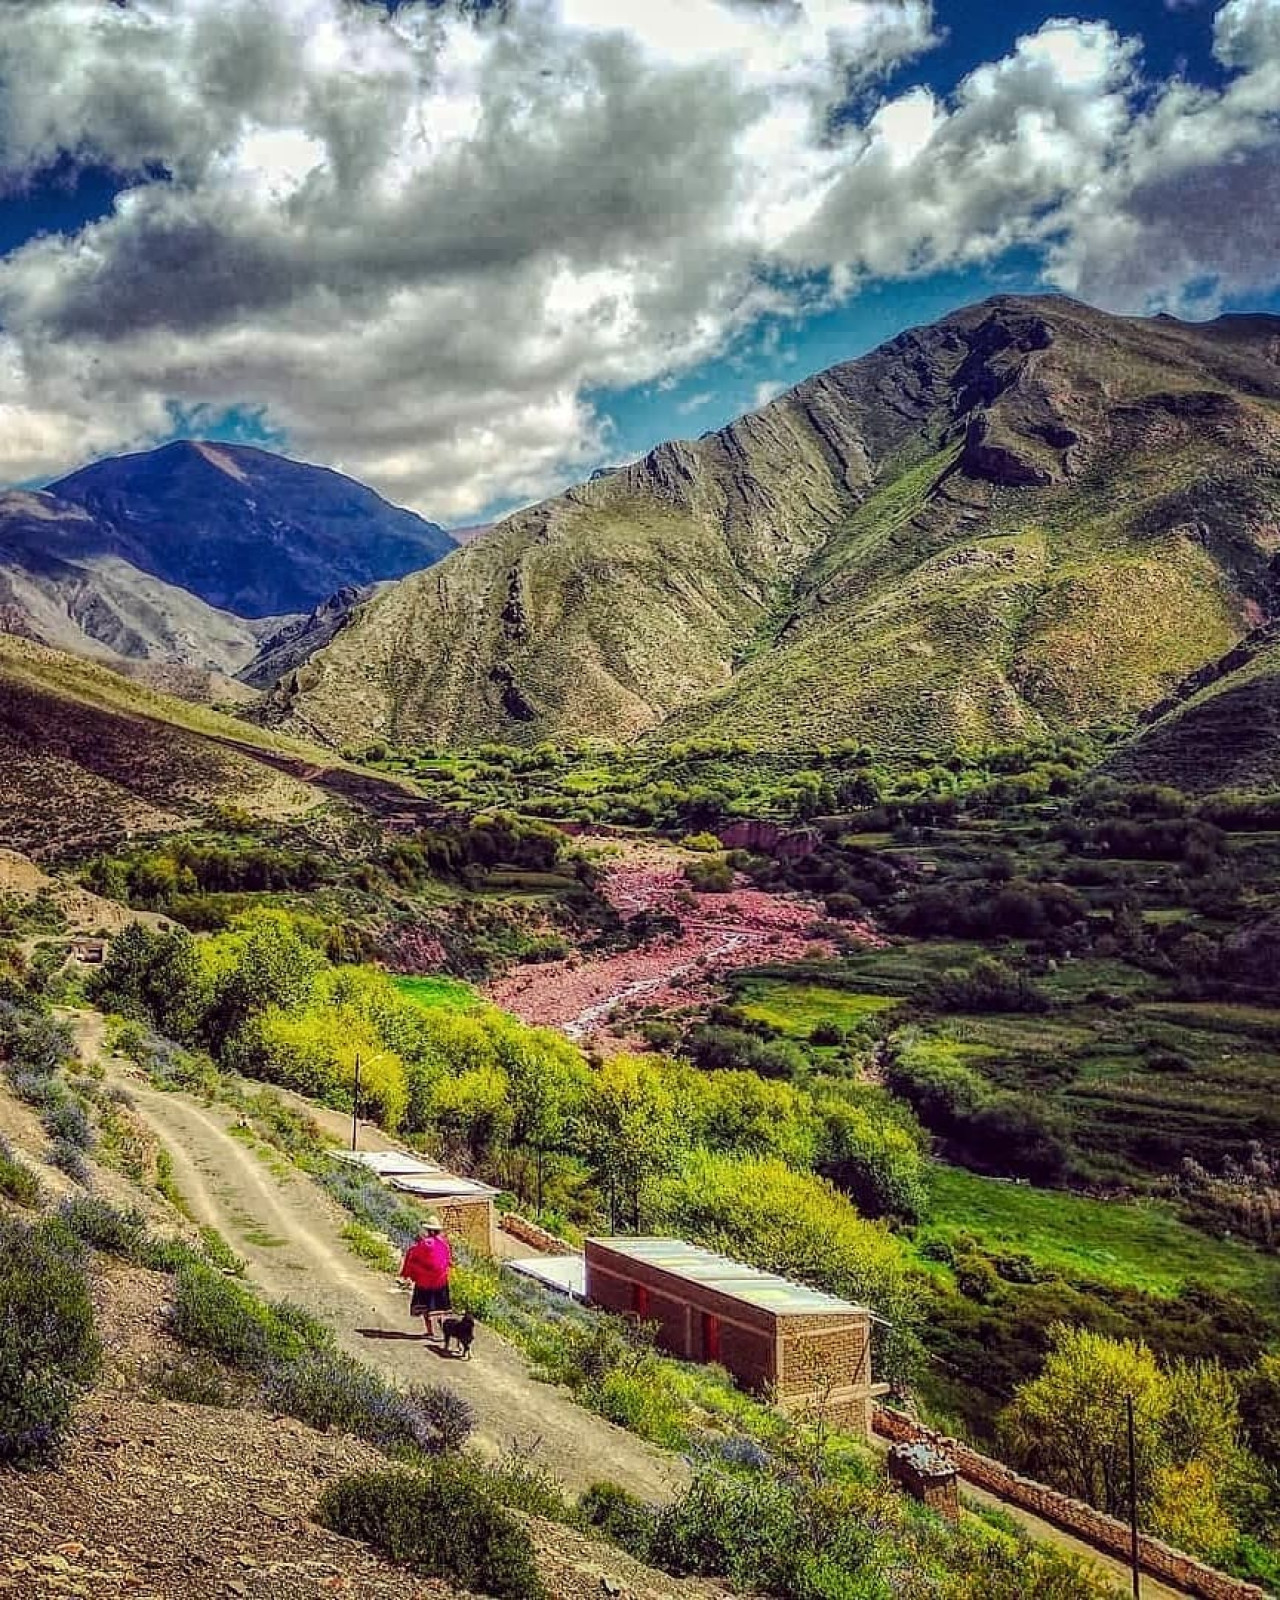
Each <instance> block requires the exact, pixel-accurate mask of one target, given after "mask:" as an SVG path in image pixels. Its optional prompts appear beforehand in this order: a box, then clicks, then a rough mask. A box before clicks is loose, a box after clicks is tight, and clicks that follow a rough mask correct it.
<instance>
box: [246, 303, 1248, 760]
mask: <svg viewBox="0 0 1280 1600" xmlns="http://www.w3.org/2000/svg"><path fill="white" fill-rule="evenodd" d="M1278 512H1280V319H1277V318H1274V317H1266V316H1228V317H1222V318H1219V319H1218V320H1217V321H1214V322H1210V323H1202V324H1190V323H1183V322H1180V321H1177V320H1175V319H1174V318H1171V317H1167V316H1160V317H1156V318H1151V319H1145V318H1122V317H1114V316H1110V315H1107V314H1105V313H1102V312H1099V311H1095V310H1092V309H1090V308H1088V307H1086V306H1083V305H1080V304H1077V303H1075V302H1073V301H1071V300H1068V299H1064V298H1060V297H1010V296H1002V297H998V298H996V299H993V300H989V301H986V302H984V303H982V304H980V305H976V306H971V307H968V308H966V309H964V310H961V311H959V312H957V313H955V314H954V315H951V316H948V317H946V318H944V319H942V320H941V321H940V322H937V323H935V324H933V325H931V326H928V327H923V328H917V329H913V330H911V331H909V332H907V333H904V334H902V335H901V336H900V337H898V338H895V339H893V340H891V341H890V342H889V343H887V344H885V345H883V346H881V347H880V348H879V349H877V350H875V351H873V352H872V353H871V354H869V355H867V356H864V357H862V358H860V359H859V360H856V361H851V362H848V363H844V364H842V365H840V366H837V367H833V368H831V369H830V370H829V371H827V372H824V373H821V374H819V375H817V376H816V377H813V378H809V379H807V380H806V381H805V382H803V383H801V384H799V385H797V386H796V387H795V388H794V389H792V390H790V391H789V392H788V393H786V394H784V395H782V396H780V397H779V398H778V399H776V400H774V401H773V402H772V403H770V404H769V405H766V406H764V407H762V408H761V409H759V410H757V411H754V412H752V413H751V414H750V415H748V416H746V417H743V418H742V419H741V420H739V421H737V422H735V423H733V424H731V425H730V426H729V427H726V428H723V429H721V430H719V431H717V432H714V433H710V434H706V435H704V436H703V437H702V438H700V439H698V440H696V441H692V442H684V441H681V442H673V443H669V444H664V445H661V446H659V447H658V448H657V449H655V450H653V451H652V452H651V453H650V454H648V455H647V456H645V457H644V459H643V460H641V461H638V462H636V463H634V464H632V465H629V466H624V467H621V468H619V469H617V470H614V471H610V472H608V473H605V474H597V475H596V476H595V477H593V478H592V479H591V481H589V482H587V483H584V484H581V485H579V486H577V487H575V488H572V489H570V490H568V491H566V492H565V493H564V494H562V495H559V496H557V497H556V498H554V499H551V500H548V501H546V502H544V503H543V504H541V505H537V506H534V507H532V508H530V509H528V510H525V511H521V512H519V513H517V514H515V515H514V516H511V517H508V518H507V519H506V520H505V521H502V522H500V523H498V524H497V525H496V526H495V527H494V528H493V529H492V530H491V531H489V532H488V533H487V534H485V535H484V536H482V537H481V538H479V539H478V540H475V541H474V542H472V543H470V544H468V545H467V546H466V547H465V548H463V549H461V550H458V551H456V552H454V553H453V554H452V555H450V556H449V557H448V558H447V559H446V560H444V561H442V562H440V563H439V564H438V565H435V566H433V567H431V568H430V569H428V570H426V571H423V572H417V573H414V574H411V575H410V576H409V577H407V578H405V579H403V580H401V581H400V582H399V583H396V584H393V585H390V586H388V587H387V588H386V589H385V590H384V591H383V592H382V593H381V594H380V595H378V596H377V597H376V598H375V599H374V600H373V601H372V602H371V603H370V604H368V605H367V606H364V607H363V608H362V609H361V610H360V612H359V613H358V615H356V616H355V617H354V618H353V620H352V621H351V623H350V625H349V626H347V627H344V628H343V629H342V630H341V631H340V632H339V633H337V634H336V635H335V637H334V638H333V639H332V640H331V641H330V643H329V644H328V645H327V646H326V647H325V648H323V649H322V650H320V651H319V652H318V653H317V654H316V655H315V656H314V657H313V658H312V660H311V661H310V662H309V663H307V664H306V665H305V666H303V667H301V668H299V669H298V670H296V671H294V672H292V673H290V674H288V675H287V676H286V677H285V678H284V679H283V680H282V681H281V682H280V683H279V684H278V685H277V687H276V689H275V690H274V691H273V692H272V694H271V696H270V697H269V701H268V705H267V708H266V712H267V714H268V715H269V716H270V717H271V719H272V720H274V721H275V722H276V723H277V724H278V725H280V726H282V727H284V728H287V729H292V730H293V731H295V732H299V733H304V734H305V735H306V736H307V737H311V738H315V737H320V738H323V739H325V740H328V741H329V742H331V743H334V744H344V743H348V742H350V741H351V740H353V739H356V738H361V737H367V736H370V735H377V736H380V737H386V738H389V739H391V740H393V741H395V742H400V743H413V742H429V743H437V744H458V745H460V744H466V743H468V742H472V741H475V740H487V739H497V740H504V741H507V742H513V743H517V744H534V743H536V742H538V741H540V740H543V739H547V738H556V737H562V736H572V735H603V736H607V737H610V738H617V737H624V738H626V737H635V736H638V735H641V734H648V735H651V736H654V737H657V738H660V739H676V738H687V737H697V736H703V735H714V736H731V737H746V738H748V739H751V740H753V741H755V742H756V743H758V744H760V745H762V746H765V747H769V748H786V747H812V746H815V745H821V744H823V743H827V742H831V741H834V740H839V739H866V740H869V741H870V742H872V743H874V744H875V745H876V746H877V747H878V748H881V749H895V748H896V749H900V750H903V751H907V750H918V749H921V748H937V749H945V748H948V747H954V746H956V745H960V744H983V743H986V742H989V741H992V740H1002V739H1007V738H1011V737H1017V736H1020V735H1024V734H1029V733H1034V732H1038V731H1043V730H1048V729H1055V728H1067V727H1075V726H1081V725H1096V724H1099V723H1108V722H1113V721H1116V720H1117V719H1119V720H1126V721H1127V720H1131V719H1133V718H1135V717H1137V716H1138V715H1140V714H1141V713H1143V712H1145V711H1148V710H1149V709H1150V708H1152V707H1153V706H1155V705H1157V704H1158V703H1159V702H1160V701H1161V700H1162V699H1164V698H1165V697H1166V696H1168V695H1169V694H1170V693H1171V692H1172V691H1173V690H1174V689H1175V687H1176V686H1177V685H1178V684H1179V683H1181V682H1182V681H1183V680H1185V679H1186V678H1188V676H1189V675H1191V674H1194V673H1195V672H1197V671H1198V670H1199V669H1201V668H1203V667H1205V666H1206V665H1207V664H1209V663H1211V662H1214V661H1215V660H1217V659H1218V658H1220V657H1222V656H1223V655H1224V654H1226V653H1228V652H1230V651H1231V650H1232V649H1233V648H1234V647H1235V646H1236V645H1237V644H1238V643H1239V642H1240V641H1241V640H1242V639H1243V638H1245V637H1246V636H1247V635H1248V634H1249V633H1250V632H1251V631H1252V630H1253V629H1255V628H1257V627H1258V626H1259V625H1261V624H1262V623H1263V622H1265V621H1266V620H1267V618H1268V617H1270V616H1271V615H1272V614H1273V613H1274V611H1275V610H1276V608H1277V589H1278V583H1277V564H1276V552H1277V549H1278V548H1280V514H1278Z"/></svg>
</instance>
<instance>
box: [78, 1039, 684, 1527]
mask: <svg viewBox="0 0 1280 1600" xmlns="http://www.w3.org/2000/svg"><path fill="white" fill-rule="evenodd" d="M94 1020H95V1021H100V1019H94ZM96 1042H97V1041H96V1039H95V1037H94V1031H93V1028H92V1025H90V1027H89V1028H88V1029H87V1030H83V1029H82V1047H85V1046H87V1047H88V1051H89V1052H90V1053H93V1052H94V1047H95V1044H96ZM107 1064H108V1071H109V1073H110V1074H112V1075H114V1076H115V1077H116V1078H117V1079H118V1081H121V1082H123V1083H125V1085H126V1087H127V1088H128V1090H129V1093H130V1095H131V1096H132V1098H133V1100H134V1102H135V1104H136V1106H137V1108H138V1110H139V1111H140V1112H141V1113H142V1114H143V1116H144V1117H145V1118H146V1119H147V1121H148V1122H149V1123H150V1124H151V1126H152V1127H153V1128H154V1129H155V1131H156V1133H157V1134H158V1136H159V1137H160V1138H161V1140H163V1142H164V1144H165V1145H166V1146H167V1147H168V1149H169V1151H170V1153H171V1154H172V1157H173V1166H174V1177H175V1180H176V1182H177V1185H178V1188H179V1190H180V1191H181V1193H182V1195H183V1197H184V1199H185V1200H186V1202H187V1203H188V1205H189V1206H190V1208H191V1210H192V1212H193V1214H194V1215H195V1216H196V1218H197V1219H198V1220H199V1221H201V1222H208V1223H212V1224H213V1226H215V1227H216V1228H217V1229H218V1230H219V1232H221V1233H222V1234H223V1235H224V1236H225V1237H226V1238H227V1239H228V1240H229V1241H230V1243H231V1245H232V1246H233V1247H234V1249H235V1250H236V1251H237V1252H238V1253H239V1254H240V1255H242V1256H243V1257H244V1258H245V1260H246V1261H247V1262H248V1264H249V1276H250V1278H251V1279H252V1281H253V1282H254V1284H255V1285H257V1287H258V1288H259V1289H261V1290H262V1291H263V1292H264V1293H265V1294H267V1295H269V1296H273V1297H287V1298H288V1299H291V1300H295V1301H297V1302H298V1303H299V1304H300V1305H303V1306H305V1307H306V1309H307V1310H308V1311H310V1312H312V1313H313V1314H314V1315H316V1316H318V1317H320V1318H321V1319H322V1320H323V1321H324V1322H326V1323H327V1324H328V1325H329V1326H331V1327H332V1328H333V1329H334V1331H335V1333H336V1334H337V1337H338V1341H339V1343H340V1344H341V1346H342V1348H343V1349H345V1350H348V1351H350V1352H351V1353H352V1354H353V1355H358V1356H359V1357H360V1358H361V1359H362V1360H364V1361H366V1362H368V1363H369V1364H370V1365H372V1366H375V1367H377V1368H379V1369H380V1370H381V1371H383V1372H385V1373H386V1374H387V1375H388V1376H390V1377H391V1378H393V1379H394V1380H395V1381H396V1382H397V1383H399V1384H401V1385H407V1384H410V1383H422V1382H431V1383H446V1384H449V1385H450V1386H451V1387H454V1388H456V1389H457V1390H458V1391H459V1392H460V1393H462V1394H464V1395H465V1396H466V1398H467V1400H468V1401H469V1402H470V1403H471V1405H472V1406H473V1407H474V1409H475V1412H476V1416H477V1421H478V1428H477V1437H478V1442H479V1444H480V1445H481V1447H482V1448H484V1449H486V1450H488V1451H490V1452H491V1453H493V1454H499V1453H501V1452H502V1451H504V1450H506V1449H508V1448H510V1447H511V1446H512V1445H513V1444H515V1445H517V1446H519V1447H520V1448H522V1449H523V1448H530V1447H533V1448H536V1450H537V1453H538V1456H539V1459H541V1460H542V1461H543V1462H544V1463H545V1464H546V1465H547V1466H548V1467H550V1468H551V1470H552V1471H554V1473H555V1474H556V1476H557V1477H558V1478H560V1479H561V1481H562V1482H563V1483H564V1484H565V1486H566V1488H568V1489H569V1490H571V1491H573V1492H579V1491H581V1490H583V1489H585V1488H587V1487H588V1486H589V1485H590V1484H591V1483H593V1482H596V1481H597V1480H599V1479H601V1478H609V1479H612V1480H613V1481H614V1482H616V1483H619V1484H621V1485H623V1487H625V1488H628V1489H630V1490H632V1491H633V1492H634V1493H636V1494H640V1495H643V1496H645V1497H646V1498H648V1499H665V1498H667V1497H668V1496H669V1495H670V1493H671V1492H672V1490H673V1488H674V1487H675V1486H676V1484H677V1483H678V1481H679V1480H680V1478H681V1476H682V1475H683V1474H682V1471H681V1467H680V1464H679V1463H678V1462H677V1461H676V1460H675V1459H674V1458H673V1457H671V1456H667V1455H664V1454H663V1453H662V1452H660V1451H658V1450H655V1449H653V1448H652V1447H650V1446H649V1445H646V1444H645V1443H644V1442H643V1441H641V1440H639V1439H636V1438H635V1437H634V1436H632V1435H631V1434H628V1433H625V1432H623V1431H622V1430H621V1429H620V1428H615V1427H613V1426H612V1425H611V1424H609V1423H607V1422H605V1421H603V1420H602V1419H601V1418H599V1417H595V1416H593V1415H592V1414H591V1413H589V1412H587V1411H584V1410H583V1409H582V1408H581V1407H580V1406H578V1405H576V1404H575V1403H574V1402H573V1400H572V1399H571V1398H570V1397H569V1396H568V1394H567V1393H566V1392H565V1391H563V1390H561V1389H558V1388H555V1387H553V1386H551V1385H549V1384H544V1383H539V1382H537V1381H536V1380H535V1379H533V1378H532V1377H531V1376H530V1374H529V1370H528V1367H527V1366H526V1364H525V1361H524V1359H523V1357H522V1356H521V1355H520V1354H519V1353H518V1352H517V1351H516V1350H515V1349H513V1348H512V1346H511V1345H509V1344H507V1343H506V1341H505V1340H503V1339H500V1338H498V1337H497V1336H496V1335H495V1334H492V1333H490V1332H489V1331H488V1330H486V1329H483V1328H482V1329H480V1330H479V1332H478V1336H477V1339H476V1344H475V1348H474V1351H473V1355H472V1359H471V1360H470V1361H457V1360H449V1359H446V1358H445V1357H443V1356H441V1355H440V1354H438V1353H437V1351H436V1349H435V1348H434V1347H433V1346H431V1345H428V1344H426V1343H425V1341H424V1340H423V1339H422V1338H421V1337H418V1336H416V1335H417V1334H418V1333H420V1325H415V1324H413V1323H411V1322H410V1320H409V1315H408V1310H409V1303H408V1295H407V1293H406V1292H405V1291H404V1290H402V1289H400V1288H398V1287H397V1285H396V1284H395V1282H394V1280H393V1279H391V1278H390V1277H388V1276H386V1275H384V1274H382V1273H379V1272H377V1271H376V1270H374V1269H373V1268H371V1267H369V1266H367V1265H365V1263H364V1262H362V1261H360V1260H358V1259H357V1258H356V1257H355V1256H353V1255H352V1254H351V1252H350V1251H349V1250H348V1249H347V1247H346V1245H345V1244H344V1243H343V1241H342V1238H341V1229H342V1225H343V1222H344V1220H345V1219H344V1215H343V1213H342V1212H341V1211H340V1210H339V1208H338V1207H337V1206H336V1205H335V1204H334V1203H333V1202H332V1201H330V1200H329V1199H328V1198H327V1196H325V1195H324V1194H323V1193H322V1192H321V1191H320V1190H319V1189H318V1187H317V1186H316V1185H315V1184H314V1183H313V1182H312V1181H311V1180H310V1179H309V1178H307V1177H306V1176H305V1175H304V1174H301V1173H297V1172H288V1171H285V1170H284V1169H283V1168H282V1167H280V1166H279V1165H277V1164H274V1163H273V1166H272V1167H269V1166H268V1165H267V1164H266V1163H265V1162H264V1161H263V1159H262V1158H261V1157H260V1156H258V1155H256V1154H254V1152H253V1151H252V1150H250V1149H247V1148H246V1147H245V1145H244V1144H243V1143H242V1142H240V1141H239V1140H237V1139H235V1138H233V1137H232V1136H231V1133H230V1132H229V1131H228V1130H229V1124H230V1122H231V1118H230V1116H229V1114H228V1113H226V1112H224V1111H222V1110H220V1109H217V1108H212V1107H205V1106H200V1105H197V1104H196V1103H195V1102H194V1101H193V1100H191V1099H189V1098H188V1097H186V1096H184V1095H174V1094H168V1093H165V1092H162V1091H159V1090H156V1089H152V1088H150V1087H149V1086H147V1085H145V1084H143V1083H141V1082H140V1081H139V1080H138V1079H137V1078H136V1077H134V1076H128V1075H127V1074H126V1073H125V1070H124V1068H123V1065H122V1064H121V1063H119V1062H110V1061H109V1062H108V1063H107ZM361 1330H365V1331H363V1332H362V1331H361Z"/></svg>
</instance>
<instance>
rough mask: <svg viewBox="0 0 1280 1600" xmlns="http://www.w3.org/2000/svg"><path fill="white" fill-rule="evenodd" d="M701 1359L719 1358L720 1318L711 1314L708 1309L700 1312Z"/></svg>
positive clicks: (713, 1359)
mask: <svg viewBox="0 0 1280 1600" xmlns="http://www.w3.org/2000/svg"><path fill="white" fill-rule="evenodd" d="M702 1359H703V1360H704V1361H719V1359H720V1318H719V1317H716V1316H712V1314H711V1312H710V1311H704V1312H703V1313H702Z"/></svg>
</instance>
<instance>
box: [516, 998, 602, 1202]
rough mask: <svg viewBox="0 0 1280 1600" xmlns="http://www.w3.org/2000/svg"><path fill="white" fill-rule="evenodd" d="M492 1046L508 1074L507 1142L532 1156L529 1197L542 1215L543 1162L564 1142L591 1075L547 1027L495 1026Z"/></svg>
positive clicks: (576, 1054) (577, 1054)
mask: <svg viewBox="0 0 1280 1600" xmlns="http://www.w3.org/2000/svg"><path fill="white" fill-rule="evenodd" d="M494 1042H495V1045H496V1048H497V1055H498V1060H499V1062H500V1063H501V1066H502V1069H503V1071H504V1072H505V1073H506V1075H507V1094H508V1104H509V1106H510V1110H511V1142H512V1144H513V1145H515V1146H516V1147H517V1148H519V1149H522V1150H528V1151H531V1152H532V1154H533V1161H534V1193H533V1198H534V1201H535V1204H536V1206H537V1209H538V1210H539V1211H541V1210H542V1196H543V1179H544V1176H545V1166H546V1158H547V1156H548V1155H549V1154H550V1153H551V1152H553V1151H556V1150H560V1149H563V1148H564V1146H565V1145H566V1143H567V1142H568V1139H569V1133H570V1129H571V1128H572V1127H573V1125H574V1123H575V1121H576V1119H577V1117H578V1114H579V1112H580V1111H581V1108H582V1105H583V1102H584V1101H585V1099H586V1097H587V1094H588V1092H589V1090H590V1086H591V1073H590V1071H589V1069H588V1067H587V1064H586V1062H585V1061H584V1060H583V1058H582V1054H581V1052H580V1051H579V1050H577V1049H576V1048H575V1047H574V1046H573V1045H571V1044H570V1043H569V1042H568V1040H566V1039H564V1038H562V1037H561V1036H560V1035H559V1034H555V1033H553V1032H551V1030H550V1029H548V1028H536V1029H535V1028H526V1027H522V1026H521V1025H520V1024H519V1023H514V1022H511V1023H507V1022H505V1021H504V1023H503V1025H502V1026H500V1027H495V1041H494ZM522 1177H523V1175H522ZM522 1188H523V1185H522Z"/></svg>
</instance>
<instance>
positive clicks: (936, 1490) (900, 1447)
mask: <svg viewBox="0 0 1280 1600" xmlns="http://www.w3.org/2000/svg"><path fill="white" fill-rule="evenodd" d="M887 1470H888V1474H889V1477H890V1479H891V1480H892V1481H893V1482H894V1483H896V1484H898V1485H900V1486H901V1487H902V1488H903V1489H905V1490H906V1492H907V1493H908V1494H909V1495H911V1496H912V1498H913V1499H916V1500H919V1501H921V1502H922V1503H923V1504H924V1505H927V1506H932V1507H933V1509H934V1510H935V1511H937V1512H939V1513H941V1515H942V1516H944V1517H946V1518H948V1519H949V1520H950V1521H952V1522H954V1521H955V1520H956V1519H957V1518H958V1517H959V1515H960V1485H959V1473H958V1472H957V1470H956V1464H955V1462H954V1461H952V1459H951V1457H950V1456H945V1455H943V1453H942V1451H941V1450H936V1449H935V1448H934V1447H933V1445H931V1444H927V1443H926V1442H925V1441H924V1440H922V1439H920V1440H916V1441H914V1442H913V1443H907V1444H895V1445H894V1446H893V1448H892V1449H891V1450H890V1451H889V1459H888V1463H887Z"/></svg>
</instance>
